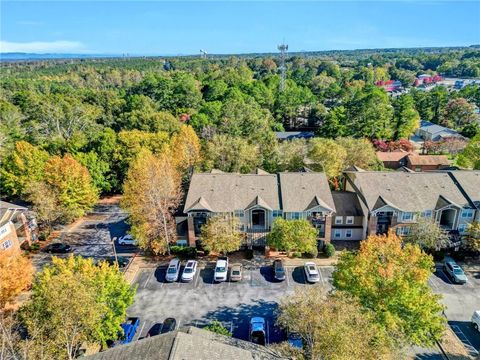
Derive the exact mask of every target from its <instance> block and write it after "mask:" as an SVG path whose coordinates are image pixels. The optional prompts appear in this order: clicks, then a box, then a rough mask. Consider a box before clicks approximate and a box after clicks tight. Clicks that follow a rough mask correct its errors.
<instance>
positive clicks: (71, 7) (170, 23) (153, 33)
mask: <svg viewBox="0 0 480 360" xmlns="http://www.w3.org/2000/svg"><path fill="white" fill-rule="evenodd" d="M0 6H1V9H0V10H1V25H0V40H1V47H0V51H2V52H38V53H42V52H43V53H44V52H68V53H95V54H122V53H129V54H131V55H143V54H158V55H162V54H163V55H176V54H197V53H198V52H199V49H206V50H207V51H208V52H209V53H249V52H270V51H272V52H273V51H276V45H277V44H278V43H280V42H281V41H282V40H283V39H285V42H286V43H288V44H289V48H290V51H301V50H330V49H359V48H388V47H417V46H461V45H472V44H480V1H476V0H475V1H429V2H427V1H407V0H404V1H376V2H374V1H355V2H347V1H336V2H333V1H332V2H328V1H318V2H313V1H310V2H299V1H296V2H285V1H282V2H276V1H263V2H243V1H242V2H234V1H212V2H200V1H194V2H187V1H176V2H166V1H149V2H138V1H137V2H127V1H103V2H100V1H76V2H74V1H62V2H60V1H54V2H44V1H34V2H25V1H5V0H2V1H1V5H0Z"/></svg>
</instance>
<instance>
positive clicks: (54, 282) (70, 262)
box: [20, 256, 135, 359]
mask: <svg viewBox="0 0 480 360" xmlns="http://www.w3.org/2000/svg"><path fill="white" fill-rule="evenodd" d="M134 293H135V289H133V288H131V287H130V285H129V284H128V283H127V282H126V280H125V279H124V278H123V275H122V273H121V272H120V271H119V270H118V267H116V266H109V265H108V264H107V263H105V262H104V263H102V264H100V265H99V266H98V265H95V264H94V263H93V260H91V259H85V258H82V257H81V256H79V257H73V256H71V257H69V258H68V259H60V258H56V257H54V258H53V262H52V264H50V265H47V266H45V267H44V269H43V270H42V272H40V273H38V274H37V275H36V277H35V281H34V283H33V287H32V297H31V298H30V300H29V302H28V303H27V304H25V306H24V307H23V308H22V309H21V310H20V315H21V320H22V323H23V325H24V326H25V327H26V329H27V332H28V334H29V335H31V336H32V339H33V340H34V341H35V342H36V343H37V346H38V347H41V348H42V350H43V352H44V353H45V354H47V355H48V356H49V358H51V359H73V358H75V357H76V356H77V351H78V349H79V347H80V345H81V344H82V343H83V342H87V343H100V344H102V345H103V346H105V344H106V342H107V340H114V339H116V337H117V336H118V332H119V331H120V329H121V328H120V324H121V323H122V322H123V321H124V319H125V316H126V311H127V308H128V306H130V305H131V304H132V302H133V297H134Z"/></svg>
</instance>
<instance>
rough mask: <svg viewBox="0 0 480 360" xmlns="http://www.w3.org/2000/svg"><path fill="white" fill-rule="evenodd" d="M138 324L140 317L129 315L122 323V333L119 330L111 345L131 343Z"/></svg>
mask: <svg viewBox="0 0 480 360" xmlns="http://www.w3.org/2000/svg"><path fill="white" fill-rule="evenodd" d="M139 325H140V319H139V318H137V317H129V318H128V319H127V321H125V322H124V323H123V324H122V325H120V326H121V327H122V330H123V333H122V332H120V333H119V336H118V338H119V339H118V340H117V341H115V343H114V344H113V346H116V345H123V344H128V343H131V342H132V340H133V338H134V336H135V333H136V332H137V329H138V326H139Z"/></svg>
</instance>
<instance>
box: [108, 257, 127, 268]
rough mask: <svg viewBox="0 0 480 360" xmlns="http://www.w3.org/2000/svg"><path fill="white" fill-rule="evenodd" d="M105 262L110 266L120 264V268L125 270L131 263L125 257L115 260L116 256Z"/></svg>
mask: <svg viewBox="0 0 480 360" xmlns="http://www.w3.org/2000/svg"><path fill="white" fill-rule="evenodd" d="M105 261H106V262H107V263H108V264H109V265H112V266H113V265H114V264H115V263H117V262H118V267H119V268H124V267H125V266H127V265H128V263H129V262H130V260H129V259H128V258H126V257H123V256H117V259H115V256H109V257H107V258H106V259H105Z"/></svg>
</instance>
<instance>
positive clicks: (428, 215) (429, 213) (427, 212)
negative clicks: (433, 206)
mask: <svg viewBox="0 0 480 360" xmlns="http://www.w3.org/2000/svg"><path fill="white" fill-rule="evenodd" d="M431 217H432V210H425V211H423V212H422V218H431Z"/></svg>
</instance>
